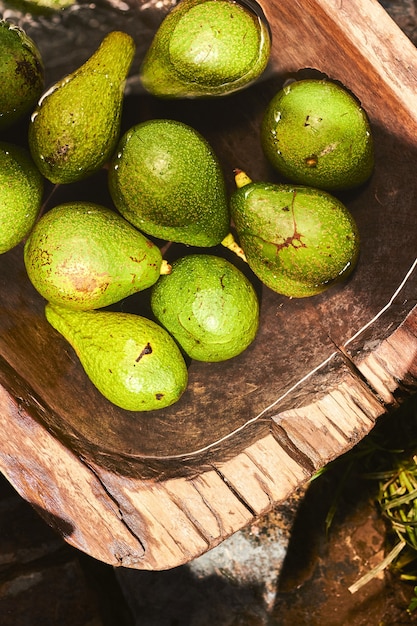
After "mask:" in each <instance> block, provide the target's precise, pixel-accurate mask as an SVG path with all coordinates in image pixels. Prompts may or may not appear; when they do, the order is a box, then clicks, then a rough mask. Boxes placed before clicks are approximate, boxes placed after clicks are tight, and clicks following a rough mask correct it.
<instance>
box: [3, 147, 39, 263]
mask: <svg viewBox="0 0 417 626" xmlns="http://www.w3.org/2000/svg"><path fill="white" fill-rule="evenodd" d="M43 186H44V185H43V178H42V176H41V174H40V172H39V170H38V169H37V168H36V166H35V164H34V163H33V161H32V159H31V156H30V154H29V152H28V151H27V150H26V149H25V148H22V147H20V146H15V145H13V144H10V143H6V142H0V254H3V253H4V252H7V251H8V250H11V249H12V248H14V247H15V246H17V244H18V243H20V241H22V239H24V238H25V237H26V235H28V233H29V232H30V230H31V228H32V227H33V225H34V223H35V221H36V218H37V216H38V215H39V212H40V209H41V205H42V195H43Z"/></svg>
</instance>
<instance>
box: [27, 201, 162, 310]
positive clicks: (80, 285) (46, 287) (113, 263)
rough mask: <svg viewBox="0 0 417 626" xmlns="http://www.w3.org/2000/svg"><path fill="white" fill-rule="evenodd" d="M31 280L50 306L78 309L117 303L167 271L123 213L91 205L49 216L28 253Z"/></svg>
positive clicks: (154, 249) (153, 248)
mask: <svg viewBox="0 0 417 626" xmlns="http://www.w3.org/2000/svg"><path fill="white" fill-rule="evenodd" d="M24 261H25V266H26V271H27V273H28V276H29V279H30V281H31V282H32V284H33V286H34V287H35V289H37V291H38V292H39V293H40V294H41V295H42V296H43V297H44V298H45V299H46V300H48V301H49V302H52V303H54V304H57V305H61V306H65V307H67V308H69V309H74V310H89V309H97V308H101V307H104V306H108V305H110V304H114V303H116V302H118V301H119V300H122V299H123V298H126V297H127V296H130V295H132V294H133V293H136V292H138V291H142V290H143V289H146V288H147V287H150V286H151V285H153V283H154V282H156V280H157V279H158V277H159V275H160V273H161V271H164V270H163V268H164V263H163V261H162V257H161V252H160V250H159V248H158V246H156V245H155V244H154V243H152V242H151V241H150V240H149V239H147V238H146V237H145V236H144V235H143V234H142V233H140V232H139V231H138V230H136V229H135V228H134V227H133V226H132V225H131V224H129V223H128V222H127V221H126V220H124V219H123V218H122V217H121V216H120V215H118V214H117V213H115V212H114V211H111V210H110V209H107V208H106V207H103V206H101V205H97V204H93V203H91V202H68V203H65V204H61V205H58V206H56V207H54V208H52V209H51V210H50V211H48V212H47V213H45V214H44V215H43V216H42V217H41V219H40V220H39V221H38V222H37V224H36V225H35V227H34V228H33V230H32V232H31V234H30V236H29V237H28V239H27V241H26V244H25V249H24Z"/></svg>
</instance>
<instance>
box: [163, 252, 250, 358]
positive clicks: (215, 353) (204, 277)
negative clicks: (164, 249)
mask: <svg viewBox="0 0 417 626" xmlns="http://www.w3.org/2000/svg"><path fill="white" fill-rule="evenodd" d="M151 307H152V311H153V313H154V315H155V317H156V319H157V320H158V321H159V322H160V323H161V324H162V326H164V327H165V328H166V329H167V330H168V331H169V332H170V333H171V335H172V336H173V337H175V339H176V340H177V342H178V343H179V345H180V346H181V347H182V349H183V350H184V351H185V352H186V353H187V354H188V355H189V356H190V357H191V358H193V359H196V360H199V361H207V362H216V361H225V360H227V359H231V358H233V357H235V356H237V355H239V354H241V353H242V352H243V351H244V350H246V348H248V346H249V345H250V344H251V343H252V342H253V340H254V339H255V337H256V334H257V330H258V326H259V302H258V297H257V294H256V291H255V288H254V287H253V285H252V283H251V282H250V281H249V280H248V278H246V276H245V275H244V274H243V273H242V272H241V271H240V270H239V269H238V268H237V267H236V266H235V265H233V264H232V263H230V262H229V261H227V260H226V259H224V258H222V257H218V256H214V255H209V254H198V253H197V254H190V255H188V256H185V257H182V258H180V259H178V260H177V261H175V262H174V263H173V264H172V271H171V273H170V274H167V275H164V276H161V278H160V279H159V280H158V282H156V283H155V284H154V285H153V287H152V290H151Z"/></svg>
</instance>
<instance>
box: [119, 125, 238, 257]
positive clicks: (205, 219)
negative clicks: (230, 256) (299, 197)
mask: <svg viewBox="0 0 417 626" xmlns="http://www.w3.org/2000/svg"><path fill="white" fill-rule="evenodd" d="M109 189H110V193H111V196H112V198H113V202H114V204H115V205H116V207H117V209H118V210H119V211H120V213H121V214H122V215H123V217H125V219H127V220H128V221H129V222H131V223H132V224H134V226H136V227H137V228H139V230H142V231H143V232H144V233H147V234H148V235H153V236H154V237H158V238H160V239H166V240H168V241H175V242H179V243H184V244H187V245H193V246H203V247H204V246H208V247H209V246H215V245H217V244H219V243H220V242H221V241H222V240H223V238H224V237H225V236H226V235H227V233H228V231H229V222H230V216H229V206H228V198H227V194H226V185H225V181H224V176H223V172H222V170H221V167H220V164H219V161H218V159H217V157H216V155H215V153H214V151H213V149H212V148H211V146H210V145H209V144H208V142H207V141H206V140H205V139H204V138H203V137H202V136H201V135H200V134H199V133H198V132H197V131H196V130H195V129H194V128H192V127H191V126H188V125H187V124H184V123H182V122H177V121H175V120H167V119H154V120H149V121H146V122H142V123H141V124H138V125H136V126H134V127H133V128H131V129H130V130H128V131H127V132H126V133H125V135H124V136H123V137H122V139H121V140H120V142H119V145H118V147H117V150H116V152H115V156H114V157H113V159H112V161H111V163H110V167H109Z"/></svg>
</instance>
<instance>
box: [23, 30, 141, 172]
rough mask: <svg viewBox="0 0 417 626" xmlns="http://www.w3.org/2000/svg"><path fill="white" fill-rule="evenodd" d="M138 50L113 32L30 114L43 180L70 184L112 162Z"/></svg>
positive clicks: (34, 153) (34, 152)
mask: <svg viewBox="0 0 417 626" xmlns="http://www.w3.org/2000/svg"><path fill="white" fill-rule="evenodd" d="M134 52H135V44H134V41H133V39H132V38H131V37H130V35H127V34H126V33H123V32H119V31H113V32H111V33H109V34H108V35H106V37H105V38H104V39H103V41H102V43H101V45H100V46H99V48H98V49H97V50H96V51H95V53H94V54H93V55H92V56H91V57H90V58H89V59H88V60H87V61H86V62H85V63H84V64H83V65H82V66H81V67H79V68H78V69H77V70H76V71H74V72H73V73H72V74H70V75H68V76H66V77H65V78H64V79H62V80H61V81H60V82H58V83H56V84H55V85H54V86H53V87H52V88H51V89H49V90H48V91H47V92H46V93H44V94H43V96H42V97H41V99H40V100H39V102H38V105H37V107H36V109H35V111H34V112H33V114H32V116H31V123H30V126H29V147H30V151H31V153H32V157H33V160H34V161H35V163H36V165H37V166H38V168H39V170H40V171H41V172H42V174H43V175H44V176H45V178H47V179H48V180H50V181H51V182H53V183H57V184H64V183H72V182H75V181H78V180H81V179H83V178H86V177H87V176H89V175H90V174H93V173H94V172H96V171H98V170H99V169H101V168H102V167H103V166H104V165H105V163H106V162H107V161H108V160H109V158H110V156H111V155H112V154H113V151H114V148H115V146H116V144H117V141H118V140H119V132H120V121H121V112H122V104H123V94H124V84H125V79H126V76H127V74H128V71H129V68H130V65H131V63H132V60H133V55H134Z"/></svg>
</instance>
